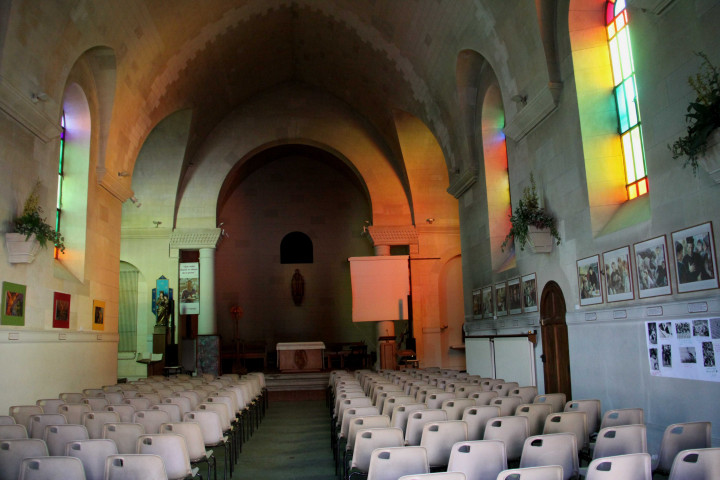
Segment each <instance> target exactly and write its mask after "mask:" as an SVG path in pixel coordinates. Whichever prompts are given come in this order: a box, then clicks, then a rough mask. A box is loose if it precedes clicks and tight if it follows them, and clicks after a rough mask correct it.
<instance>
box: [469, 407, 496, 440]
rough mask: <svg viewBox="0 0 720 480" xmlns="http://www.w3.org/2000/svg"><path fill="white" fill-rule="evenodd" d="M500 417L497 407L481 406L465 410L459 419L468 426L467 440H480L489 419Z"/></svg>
mask: <svg viewBox="0 0 720 480" xmlns="http://www.w3.org/2000/svg"><path fill="white" fill-rule="evenodd" d="M499 416H500V407H498V406H497V405H481V406H475V407H469V408H466V409H465V411H464V412H463V416H462V418H461V420H462V421H464V422H465V423H467V425H468V440H482V439H483V437H484V436H485V425H486V424H487V421H488V420H490V419H491V418H495V417H499Z"/></svg>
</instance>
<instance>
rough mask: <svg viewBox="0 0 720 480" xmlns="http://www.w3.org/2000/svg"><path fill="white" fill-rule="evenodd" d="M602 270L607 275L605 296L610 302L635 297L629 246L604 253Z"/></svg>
mask: <svg viewBox="0 0 720 480" xmlns="http://www.w3.org/2000/svg"><path fill="white" fill-rule="evenodd" d="M602 272H603V276H604V277H605V282H604V283H605V298H607V301H608V303H609V302H619V301H622V300H632V299H634V298H635V290H634V289H633V282H632V264H631V262H630V247H629V246H628V247H621V248H616V249H615V250H611V251H609V252H605V253H603V271H602Z"/></svg>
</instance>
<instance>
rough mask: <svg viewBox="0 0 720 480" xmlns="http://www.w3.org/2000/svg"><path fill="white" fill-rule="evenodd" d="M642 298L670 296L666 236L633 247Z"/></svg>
mask: <svg viewBox="0 0 720 480" xmlns="http://www.w3.org/2000/svg"><path fill="white" fill-rule="evenodd" d="M633 253H634V255H635V271H636V272H637V285H638V296H639V297H640V298H649V297H657V296H660V295H670V294H671V293H672V286H671V283H670V271H669V270H668V265H669V262H668V251H667V242H666V240H665V235H661V236H659V237H655V238H651V239H649V240H645V241H644V242H638V243H636V244H635V245H633Z"/></svg>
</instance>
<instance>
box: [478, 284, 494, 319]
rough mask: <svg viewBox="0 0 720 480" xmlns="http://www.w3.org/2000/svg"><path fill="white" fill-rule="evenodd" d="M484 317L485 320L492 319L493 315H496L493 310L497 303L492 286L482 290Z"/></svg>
mask: <svg viewBox="0 0 720 480" xmlns="http://www.w3.org/2000/svg"><path fill="white" fill-rule="evenodd" d="M481 306H482V312H483V313H482V317H483V318H492V317H493V315H495V309H494V308H493V307H494V306H495V301H494V298H493V289H492V285H489V286H487V287H485V288H483V289H482V303H481Z"/></svg>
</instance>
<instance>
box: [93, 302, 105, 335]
mask: <svg viewBox="0 0 720 480" xmlns="http://www.w3.org/2000/svg"><path fill="white" fill-rule="evenodd" d="M92 314H93V323H92V329H93V330H105V302H103V301H102V300H93V311H92Z"/></svg>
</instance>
